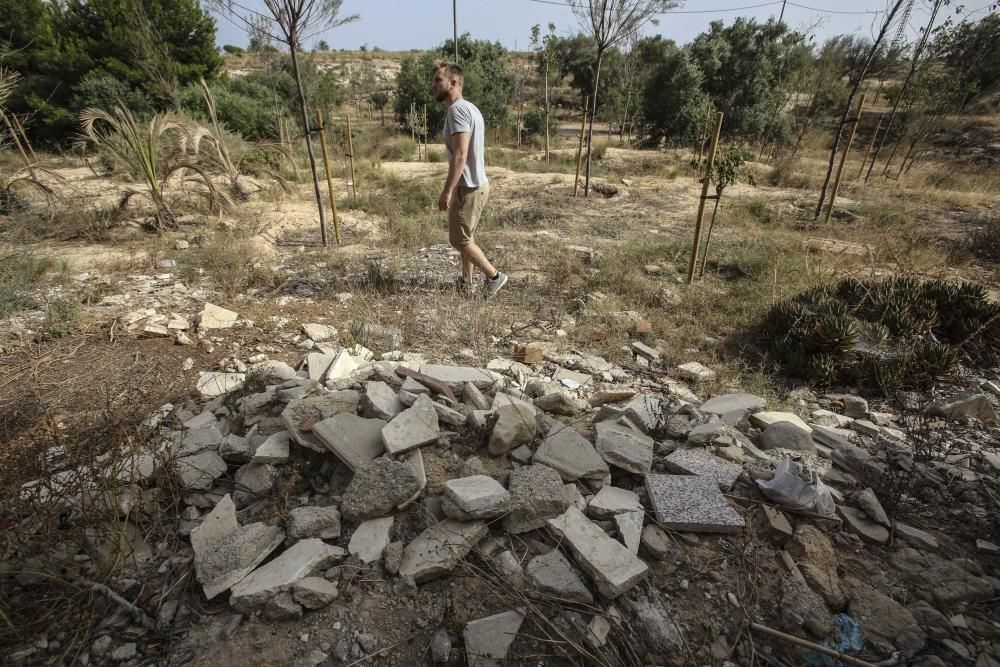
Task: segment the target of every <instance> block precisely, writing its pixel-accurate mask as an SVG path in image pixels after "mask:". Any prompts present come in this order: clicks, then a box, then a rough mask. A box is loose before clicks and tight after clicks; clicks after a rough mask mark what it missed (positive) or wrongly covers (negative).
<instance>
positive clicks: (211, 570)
mask: <svg viewBox="0 0 1000 667" xmlns="http://www.w3.org/2000/svg"><path fill="white" fill-rule="evenodd" d="M284 539H285V533H284V532H282V530H281V529H280V528H278V527H277V526H267V525H264V524H263V523H253V524H250V525H249V526H243V527H242V528H239V529H237V530H235V531H233V532H231V533H228V534H226V535H225V536H224V537H222V538H221V539H218V540H216V541H215V542H213V543H212V544H211V545H209V547H208V548H207V549H205V550H203V551H202V552H201V553H198V552H196V553H195V560H194V567H195V575H196V576H197V578H198V582H199V583H201V585H202V586H203V587H204V590H205V597H206V598H208V599H209V600H211V599H212V598H214V597H215V596H216V595H218V594H219V593H222V592H224V591H227V590H229V589H230V588H231V587H232V586H234V585H236V584H238V583H239V582H240V581H242V580H243V578H244V577H246V576H247V575H248V574H250V573H251V572H252V571H253V569H254V568H255V567H257V566H258V565H259V564H260V563H261V562H263V560H264V559H265V558H267V556H268V554H270V553H271V552H272V551H274V550H275V549H276V548H277V547H278V545H280V544H281V542H282V541H283V540H284Z"/></svg>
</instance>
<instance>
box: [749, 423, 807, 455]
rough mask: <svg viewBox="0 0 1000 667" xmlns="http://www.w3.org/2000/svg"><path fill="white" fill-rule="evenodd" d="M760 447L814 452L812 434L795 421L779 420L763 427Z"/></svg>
mask: <svg viewBox="0 0 1000 667" xmlns="http://www.w3.org/2000/svg"><path fill="white" fill-rule="evenodd" d="M760 448H761V449H764V450H767V449H791V450H793V451H796V452H806V453H808V454H815V453H816V445H815V443H813V439H812V435H811V434H809V433H807V432H805V431H804V430H802V428H801V427H800V426H799V425H798V424H795V423H792V422H788V421H780V422H775V423H773V424H771V425H770V426H767V427H766V428H764V430H763V432H762V433H761V438H760Z"/></svg>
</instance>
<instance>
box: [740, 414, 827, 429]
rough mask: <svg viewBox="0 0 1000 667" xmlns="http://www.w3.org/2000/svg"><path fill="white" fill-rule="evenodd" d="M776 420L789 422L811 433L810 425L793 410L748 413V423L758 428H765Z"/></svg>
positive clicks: (775, 422)
mask: <svg viewBox="0 0 1000 667" xmlns="http://www.w3.org/2000/svg"><path fill="white" fill-rule="evenodd" d="M778 422H791V423H792V424H795V425H796V426H798V427H799V428H801V429H802V430H803V431H805V432H806V433H812V427H811V426H809V424H807V423H805V422H804V421H802V418H801V417H799V416H798V415H797V414H795V413H794V412H777V411H774V410H771V411H765V412H755V413H754V414H752V415H750V423H751V424H753V425H754V426H756V427H758V428H766V427H768V426H770V425H771V424H777V423H778Z"/></svg>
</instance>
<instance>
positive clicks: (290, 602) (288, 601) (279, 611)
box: [264, 591, 302, 621]
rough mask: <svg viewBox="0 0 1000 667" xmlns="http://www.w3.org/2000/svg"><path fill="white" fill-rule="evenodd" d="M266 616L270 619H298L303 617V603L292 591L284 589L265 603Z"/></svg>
mask: <svg viewBox="0 0 1000 667" xmlns="http://www.w3.org/2000/svg"><path fill="white" fill-rule="evenodd" d="M264 617H265V618H266V619H268V620H270V621H292V620H298V619H301V618H302V605H300V604H299V603H298V602H296V601H295V599H294V598H293V597H292V593H291V592H290V591H283V592H281V593H278V594H277V595H275V596H274V597H273V598H271V599H269V600H268V601H267V602H266V603H265V604H264Z"/></svg>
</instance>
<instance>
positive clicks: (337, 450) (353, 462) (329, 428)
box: [312, 413, 387, 470]
mask: <svg viewBox="0 0 1000 667" xmlns="http://www.w3.org/2000/svg"><path fill="white" fill-rule="evenodd" d="M386 423H387V422H385V421H384V420H382V419H365V418H364V417H359V416H357V415H352V414H348V413H341V414H339V415H334V416H333V417H330V418H329V419H324V420H323V421H321V422H317V423H316V424H313V427H312V434H313V435H314V436H315V437H316V438H317V439H318V440H319V442H321V443H322V444H323V446H324V447H326V448H327V449H329V450H330V451H331V452H333V453H334V454H335V455H336V456H337V458H338V459H340V460H341V461H342V462H343V464H344V465H346V466H347V467H348V468H350V469H351V470H357V469H358V468H360V467H361V466H363V465H364V464H365V463H367V462H369V461H371V460H372V459H377V458H378V457H380V456H382V453H383V452H384V451H385V445H384V444H382V429H383V428H385V425H386Z"/></svg>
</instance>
